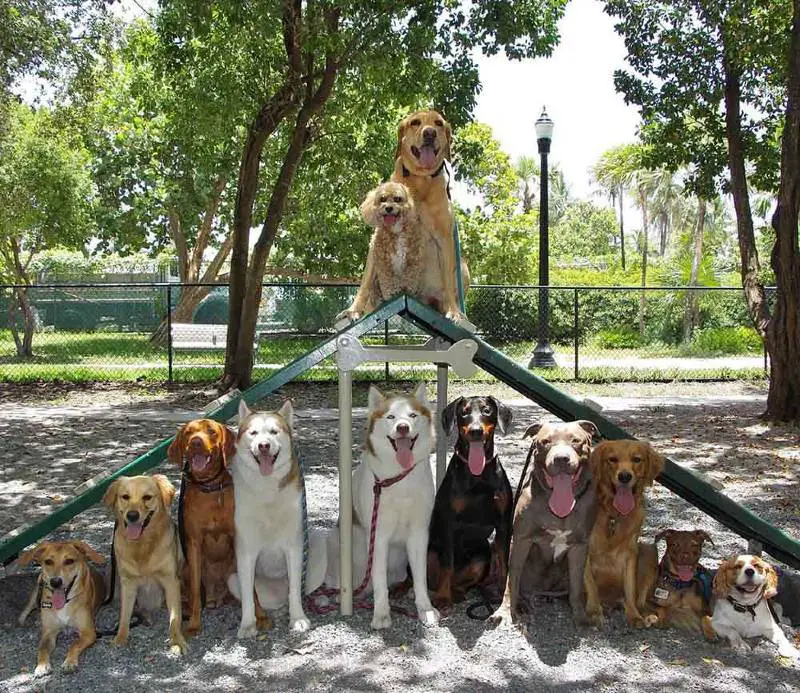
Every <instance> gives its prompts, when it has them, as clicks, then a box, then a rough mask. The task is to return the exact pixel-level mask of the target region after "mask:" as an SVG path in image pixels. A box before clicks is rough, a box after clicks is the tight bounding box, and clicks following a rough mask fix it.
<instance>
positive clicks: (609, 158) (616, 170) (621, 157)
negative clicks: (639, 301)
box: [591, 144, 637, 270]
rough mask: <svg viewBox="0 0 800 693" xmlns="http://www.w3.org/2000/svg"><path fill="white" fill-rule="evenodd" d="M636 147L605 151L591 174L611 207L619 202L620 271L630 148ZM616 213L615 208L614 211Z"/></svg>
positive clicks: (629, 178)
mask: <svg viewBox="0 0 800 693" xmlns="http://www.w3.org/2000/svg"><path fill="white" fill-rule="evenodd" d="M636 146H637V145H633V144H621V145H618V146H616V147H612V148H611V149H608V150H606V151H605V152H603V154H602V155H601V156H600V159H599V160H598V162H597V163H596V164H595V165H594V166H593V167H592V169H591V174H592V178H593V179H594V181H595V183H596V184H597V186H598V187H599V188H600V189H601V190H602V191H603V192H604V193H605V194H606V195H608V196H609V197H610V198H611V206H612V207H615V203H616V202H617V201H618V202H619V249H620V260H621V262H622V269H623V270H624V269H625V217H624V211H623V210H624V209H625V192H626V190H627V188H628V186H629V185H630V183H631V177H632V175H633V171H634V170H635V168H636V166H635V165H634V161H633V160H632V159H633V157H632V155H633V150H632V148H634V147H636ZM614 211H615V212H616V208H615V210H614Z"/></svg>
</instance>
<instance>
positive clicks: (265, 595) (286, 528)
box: [228, 401, 327, 638]
mask: <svg viewBox="0 0 800 693" xmlns="http://www.w3.org/2000/svg"><path fill="white" fill-rule="evenodd" d="M293 420H294V410H293V409H292V404H291V402H288V401H287V402H284V404H283V406H282V407H281V408H280V409H279V410H278V411H277V412H251V411H250V410H249V409H248V408H247V405H246V404H245V403H244V401H241V402H239V433H238V436H237V440H236V455H235V457H234V459H233V464H232V465H231V475H232V476H233V491H234V498H235V501H236V507H235V510H234V524H235V529H236V540H235V545H236V566H237V571H238V573H234V574H233V575H231V576H230V578H228V587H229V589H230V590H231V593H232V594H233V595H234V596H236V597H237V599H240V600H241V602H242V621H241V624H240V626H239V637H240V638H249V637H253V636H254V635H255V634H256V630H257V627H256V611H255V600H254V597H253V589H254V588H255V591H256V593H257V594H258V601H259V603H260V604H261V606H262V607H264V608H265V609H278V608H280V607H282V606H283V605H284V604H285V603H286V599H287V596H288V600H289V626H290V627H291V629H292V630H294V631H299V632H303V631H306V630H308V628H309V627H310V625H311V623H310V621H309V620H308V619H307V618H306V615H305V613H304V612H303V604H302V600H301V596H300V581H301V575H302V568H303V524H302V507H301V495H300V494H301V484H300V468H299V465H298V462H297V459H296V457H295V455H294V452H293V445H292V426H293ZM325 553H326V551H325V539H324V535H323V534H321V533H312V534H311V536H310V537H309V555H308V567H307V575H306V589H305V592H306V594H308V593H310V592H312V591H313V590H315V589H316V588H317V587H319V586H320V585H321V584H322V579H323V577H324V574H325V565H326V562H327V561H326V557H325Z"/></svg>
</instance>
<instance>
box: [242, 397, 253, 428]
mask: <svg viewBox="0 0 800 693" xmlns="http://www.w3.org/2000/svg"><path fill="white" fill-rule="evenodd" d="M252 413H253V412H251V411H250V407H248V406H247V402H245V401H244V399H240V400H239V425H241V423H242V421H244V420H245V419H246V418H247V417H248V416H250V414H252Z"/></svg>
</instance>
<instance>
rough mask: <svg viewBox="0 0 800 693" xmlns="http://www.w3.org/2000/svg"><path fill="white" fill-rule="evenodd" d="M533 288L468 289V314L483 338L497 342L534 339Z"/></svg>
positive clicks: (534, 292) (535, 321)
mask: <svg viewBox="0 0 800 693" xmlns="http://www.w3.org/2000/svg"><path fill="white" fill-rule="evenodd" d="M536 300H537V293H536V291H531V290H527V289H482V288H479V289H470V290H469V291H468V292H467V296H466V308H467V316H468V317H469V319H470V321H471V322H473V323H475V325H476V327H477V328H478V332H480V333H481V334H482V335H483V336H484V337H485V338H486V339H488V340H489V341H491V342H494V343H496V344H505V343H506V342H513V341H518V340H533V339H535V338H536V333H537V315H536Z"/></svg>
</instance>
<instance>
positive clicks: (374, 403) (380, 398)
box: [367, 385, 386, 411]
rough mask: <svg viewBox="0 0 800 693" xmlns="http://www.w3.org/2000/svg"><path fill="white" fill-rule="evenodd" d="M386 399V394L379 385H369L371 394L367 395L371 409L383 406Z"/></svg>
mask: <svg viewBox="0 0 800 693" xmlns="http://www.w3.org/2000/svg"><path fill="white" fill-rule="evenodd" d="M385 401H386V397H385V396H384V394H383V393H382V392H381V391H380V390H379V389H378V387H377V385H370V386H369V394H368V395H367V405H368V407H369V410H370V411H375V410H376V409H380V408H381V407H382V406H383V403H384V402H385Z"/></svg>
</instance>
